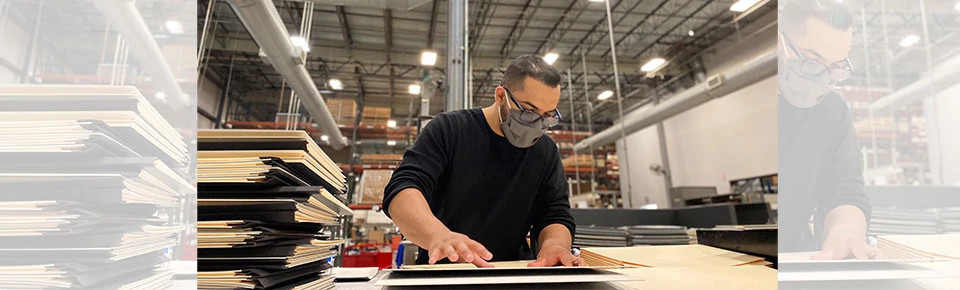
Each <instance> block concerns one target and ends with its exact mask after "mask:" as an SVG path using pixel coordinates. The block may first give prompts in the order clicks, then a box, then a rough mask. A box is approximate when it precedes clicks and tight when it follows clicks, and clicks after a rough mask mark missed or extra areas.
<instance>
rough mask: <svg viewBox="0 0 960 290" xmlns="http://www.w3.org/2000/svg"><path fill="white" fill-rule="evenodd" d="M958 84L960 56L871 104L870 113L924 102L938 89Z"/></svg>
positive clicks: (959, 78) (959, 81) (942, 63)
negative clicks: (895, 106)
mask: <svg viewBox="0 0 960 290" xmlns="http://www.w3.org/2000/svg"><path fill="white" fill-rule="evenodd" d="M957 83H960V54H958V55H956V56H954V57H952V58H950V59H948V60H946V61H943V62H940V64H939V65H937V66H936V67H934V68H933V69H931V70H930V71H929V72H927V73H926V74H924V75H922V76H920V79H918V80H917V81H915V82H913V83H911V84H909V85H907V86H905V87H903V88H900V89H899V90H897V91H895V92H892V93H890V94H888V95H886V96H884V97H883V98H880V99H879V100H876V101H874V102H873V103H871V104H870V112H873V113H877V112H879V111H880V110H882V109H884V108H887V107H891V106H894V105H905V104H909V103H913V102H916V101H919V100H923V99H924V98H926V97H930V96H933V95H936V93H934V91H935V90H936V89H938V88H939V89H943V88H947V87H950V86H953V85H955V84H957Z"/></svg>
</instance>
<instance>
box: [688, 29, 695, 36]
mask: <svg viewBox="0 0 960 290" xmlns="http://www.w3.org/2000/svg"><path fill="white" fill-rule="evenodd" d="M687 35H689V36H694V35H697V33H696V32H693V30H690V31H687Z"/></svg>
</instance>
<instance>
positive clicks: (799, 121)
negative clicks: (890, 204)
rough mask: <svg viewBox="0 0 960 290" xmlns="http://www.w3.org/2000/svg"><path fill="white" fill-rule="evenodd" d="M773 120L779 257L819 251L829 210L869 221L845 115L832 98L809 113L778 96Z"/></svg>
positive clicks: (857, 150)
mask: <svg viewBox="0 0 960 290" xmlns="http://www.w3.org/2000/svg"><path fill="white" fill-rule="evenodd" d="M778 119H779V122H780V124H779V125H778V128H779V133H778V135H779V146H778V147H779V148H778V149H779V150H778V152H779V158H780V159H779V167H780V173H779V188H778V197H777V199H778V200H777V202H778V204H779V205H780V206H779V208H778V216H779V221H778V223H779V234H780V239H779V243H778V247H779V251H780V252H796V251H813V250H819V248H820V244H821V243H822V240H823V238H824V236H823V233H822V232H823V223H824V219H825V218H826V215H827V213H829V212H830V210H832V209H833V208H835V207H837V206H840V205H853V206H856V207H858V208H859V209H860V210H861V211H863V213H864V215H865V216H866V218H867V219H868V220H869V218H870V210H871V207H870V201H869V200H868V199H867V196H866V194H865V193H864V191H863V186H864V185H863V162H862V159H863V158H862V156H861V152H860V147H859V146H858V145H857V139H856V131H855V130H854V128H853V122H852V120H851V119H850V110H849V108H848V107H847V104H846V102H844V101H843V99H842V98H841V97H840V96H839V95H837V94H836V93H830V94H829V95H827V96H825V97H824V100H823V101H822V102H821V103H820V104H818V105H816V106H813V107H810V108H797V107H794V106H792V105H790V103H788V102H787V100H785V99H784V98H783V97H782V96H781V97H780V105H779V116H778ZM811 216H812V217H813V219H814V223H813V224H814V232H811V231H810V227H809V225H808V224H809V221H810V217H811Z"/></svg>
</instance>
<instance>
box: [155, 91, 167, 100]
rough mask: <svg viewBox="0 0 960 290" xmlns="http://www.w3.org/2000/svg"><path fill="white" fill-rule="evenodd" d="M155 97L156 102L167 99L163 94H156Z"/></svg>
mask: <svg viewBox="0 0 960 290" xmlns="http://www.w3.org/2000/svg"><path fill="white" fill-rule="evenodd" d="M155 96H156V97H157V99H158V100H161V101H163V100H166V99H167V94H164V93H163V92H157V94H156V95H155Z"/></svg>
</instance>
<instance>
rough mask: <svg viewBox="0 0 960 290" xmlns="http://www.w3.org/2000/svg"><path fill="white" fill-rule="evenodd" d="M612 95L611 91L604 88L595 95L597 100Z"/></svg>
mask: <svg viewBox="0 0 960 290" xmlns="http://www.w3.org/2000/svg"><path fill="white" fill-rule="evenodd" d="M612 96H613V91H611V90H606V91H603V92H602V93H600V94H599V95H597V100H606V99H609V98H610V97H612Z"/></svg>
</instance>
